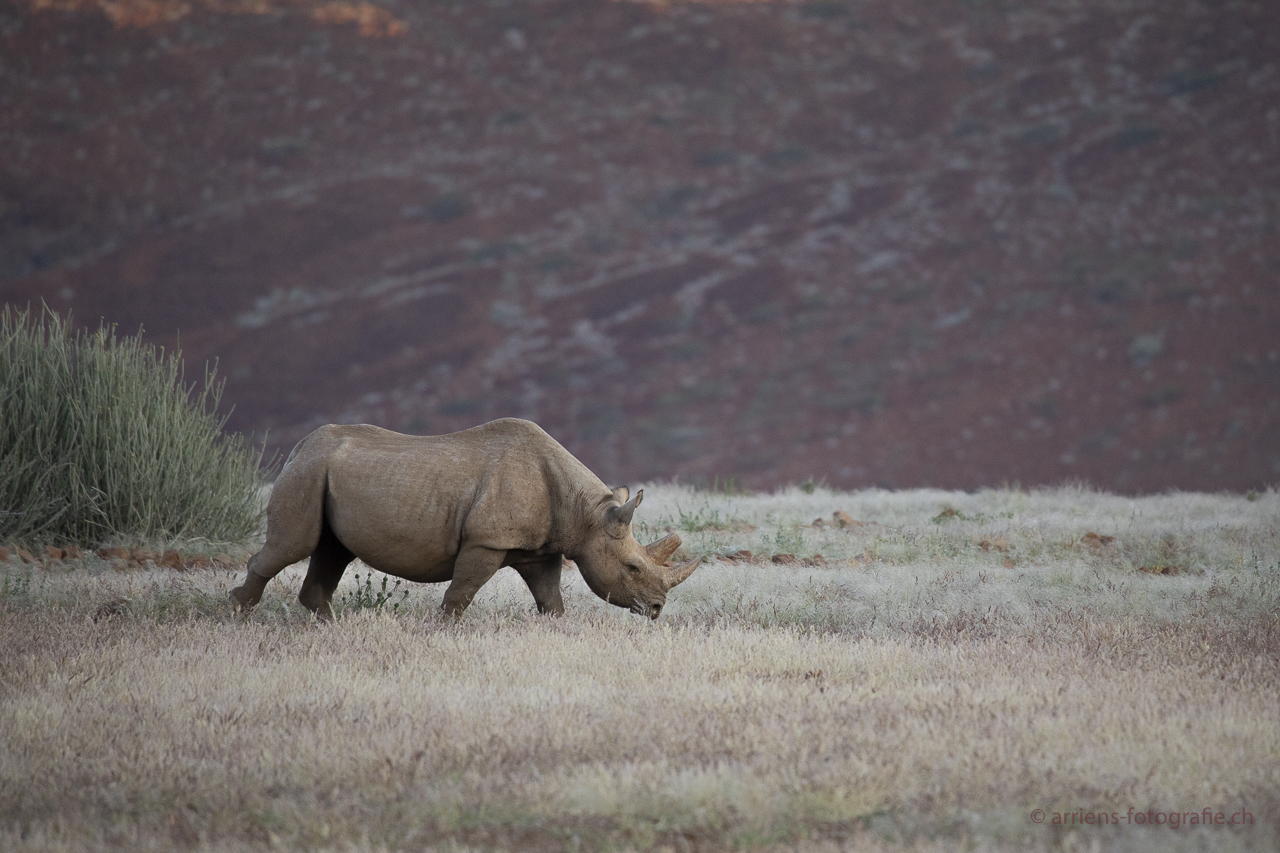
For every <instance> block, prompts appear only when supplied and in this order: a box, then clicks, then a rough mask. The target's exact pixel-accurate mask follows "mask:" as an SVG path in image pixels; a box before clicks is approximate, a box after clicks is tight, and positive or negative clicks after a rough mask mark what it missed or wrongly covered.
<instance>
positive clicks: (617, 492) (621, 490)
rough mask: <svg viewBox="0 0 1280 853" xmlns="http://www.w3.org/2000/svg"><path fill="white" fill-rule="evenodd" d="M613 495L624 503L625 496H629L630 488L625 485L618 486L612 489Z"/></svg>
mask: <svg viewBox="0 0 1280 853" xmlns="http://www.w3.org/2000/svg"><path fill="white" fill-rule="evenodd" d="M613 497H614V499H615V500H617V502H618V503H620V504H624V503H626V502H627V498H629V497H631V490H630V489H628V488H627V487H626V486H618V488H616V489H614V490H613Z"/></svg>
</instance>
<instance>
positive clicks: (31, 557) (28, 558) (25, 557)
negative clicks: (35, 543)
mask: <svg viewBox="0 0 1280 853" xmlns="http://www.w3.org/2000/svg"><path fill="white" fill-rule="evenodd" d="M18 559H19V560H21V561H22V562H24V563H35V562H39V561H38V560H36V557H35V554H32V553H31V552H30V551H28V550H27V549H25V548H19V549H18Z"/></svg>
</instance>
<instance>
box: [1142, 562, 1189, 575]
mask: <svg viewBox="0 0 1280 853" xmlns="http://www.w3.org/2000/svg"><path fill="white" fill-rule="evenodd" d="M1138 571H1140V572H1146V573H1147V574H1149V575H1176V574H1179V572H1180V570H1179V569H1178V567H1177V566H1165V565H1161V564H1160V563H1157V564H1156V565H1154V566H1139V567H1138Z"/></svg>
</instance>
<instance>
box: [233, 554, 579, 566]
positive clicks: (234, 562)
mask: <svg viewBox="0 0 1280 853" xmlns="http://www.w3.org/2000/svg"><path fill="white" fill-rule="evenodd" d="M213 561H214V562H215V563H217V564H218V565H219V566H221V567H222V568H224V569H234V568H235V567H236V561H235V560H233V559H231V556H230V555H228V554H218V555H217V556H216V557H214V558H213ZM570 562H572V561H570V560H566V561H565V564H566V565H567V564H568V563H570ZM574 568H577V567H576V566H575V567H574Z"/></svg>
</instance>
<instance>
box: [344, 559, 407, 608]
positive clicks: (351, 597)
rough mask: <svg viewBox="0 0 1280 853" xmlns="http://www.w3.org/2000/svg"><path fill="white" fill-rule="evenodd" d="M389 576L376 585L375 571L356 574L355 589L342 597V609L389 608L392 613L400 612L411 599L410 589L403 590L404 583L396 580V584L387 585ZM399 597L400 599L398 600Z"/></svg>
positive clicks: (384, 576) (383, 577)
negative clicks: (403, 605)
mask: <svg viewBox="0 0 1280 853" xmlns="http://www.w3.org/2000/svg"><path fill="white" fill-rule="evenodd" d="M388 579H389V578H388V576H387V575H383V576H382V583H381V584H379V585H376V586H375V585H374V583H373V571H372V570H370V571H368V572H364V573H361V572H359V571H357V572H356V573H355V582H356V586H355V589H354V590H352V591H351V592H348V593H346V594H345V595H343V596H342V607H343V609H345V610H382V609H384V608H387V607H388V606H389V607H390V609H391V612H392V613H396V612H398V611H399V610H400V605H401V604H404V602H405V600H406V599H407V598H408V597H409V589H408V588H407V587H406V588H404V589H401V588H400V587H401V585H402V584H403V583H404V581H402V580H400V578H396V582H395V583H393V584H391V585H390V586H389V587H388V585H387V581H388ZM397 596H398V598H397Z"/></svg>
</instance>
